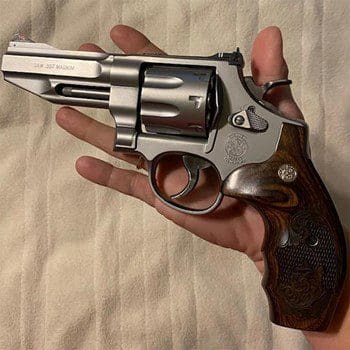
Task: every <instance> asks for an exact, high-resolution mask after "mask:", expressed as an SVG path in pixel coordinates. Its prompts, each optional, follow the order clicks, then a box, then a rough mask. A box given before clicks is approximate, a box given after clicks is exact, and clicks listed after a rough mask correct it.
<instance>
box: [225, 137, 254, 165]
mask: <svg viewBox="0 0 350 350" xmlns="http://www.w3.org/2000/svg"><path fill="white" fill-rule="evenodd" d="M247 150H248V142H247V138H246V137H245V136H244V135H242V134H237V133H234V134H230V135H229V136H228V138H227V140H226V144H225V157H224V159H225V161H226V162H228V163H233V164H241V163H243V160H244V158H243V157H244V155H245V153H246V152H247Z"/></svg>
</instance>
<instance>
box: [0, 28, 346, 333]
mask: <svg viewBox="0 0 350 350" xmlns="http://www.w3.org/2000/svg"><path fill="white" fill-rule="evenodd" d="M243 66H244V61H243V56H242V54H241V53H240V52H239V50H238V49H237V50H236V51H234V52H232V53H218V54H215V55H213V56H210V57H194V56H192V57H191V56H160V55H122V54H109V53H93V52H82V51H63V50H58V49H56V48H54V47H52V46H49V45H47V44H43V43H34V42H32V41H30V40H28V39H26V38H25V37H23V36H21V35H17V36H16V37H15V38H14V39H13V40H12V41H11V42H10V44H9V47H8V50H7V52H6V54H5V55H4V56H3V59H2V68H1V69H2V71H3V73H4V77H5V80H7V81H8V82H10V83H12V84H14V85H16V86H18V87H21V88H23V89H25V90H27V91H29V92H32V93H34V94H36V95H38V96H40V97H42V98H44V99H46V100H48V101H51V102H53V103H58V104H65V105H75V106H86V107H97V108H105V109H109V110H110V113H111V115H112V116H113V118H114V121H115V124H116V137H115V142H114V145H111V147H114V150H115V151H121V152H132V153H138V154H140V155H142V156H143V157H144V158H145V159H146V160H147V161H148V163H149V167H148V170H149V179H150V185H151V187H152V189H153V190H154V192H155V194H156V195H157V196H158V198H159V199H160V200H161V201H163V202H164V203H166V204H167V205H169V206H171V207H173V208H175V209H177V210H180V211H183V212H186V213H190V214H208V213H210V212H211V211H213V210H220V208H218V207H219V205H220V203H221V201H222V198H223V196H225V195H226V196H230V197H234V198H237V199H240V200H243V201H245V202H247V203H249V204H250V205H253V206H255V207H256V208H257V209H258V210H259V211H260V213H261V214H262V216H263V218H264V221H265V241H264V245H263V253H264V258H265V270H266V271H265V275H264V279H263V286H264V288H265V291H266V293H267V296H268V300H269V304H270V317H271V320H272V321H273V322H275V323H276V324H279V325H282V326H286V327H292V328H299V329H304V330H323V329H326V328H327V326H328V324H329V322H330V320H331V318H332V315H333V312H334V309H335V305H336V303H337V301H338V299H339V296H340V294H341V290H342V286H343V282H344V278H345V272H346V247H345V239H344V234H343V230H342V226H341V224H340V221H339V218H338V215H337V212H336V210H335V207H334V205H333V202H332V200H331V198H330V196H329V194H328V192H327V190H326V188H325V186H324V185H323V183H322V181H321V179H320V177H319V175H318V174H317V172H316V170H315V168H314V167H313V165H312V163H311V160H310V155H309V146H308V135H307V125H306V124H305V123H304V122H303V121H301V120H292V119H289V118H287V117H285V116H284V115H282V114H281V113H280V112H279V111H278V110H277V109H276V108H275V107H274V106H272V105H271V104H270V103H268V102H267V101H265V99H264V97H265V95H266V93H267V92H268V91H269V90H271V89H273V88H274V87H276V86H280V85H284V84H290V83H291V81H290V80H286V79H285V80H278V81H272V82H268V83H266V84H264V85H263V86H258V85H256V84H255V83H254V80H253V79H252V77H250V76H244V75H243ZM173 155H176V156H179V157H181V159H182V162H183V166H184V167H185V169H186V171H187V174H188V181H187V184H186V185H184V187H183V188H182V189H181V190H180V191H178V192H177V193H173V194H167V193H165V192H164V191H163V190H162V188H161V187H162V186H161V185H160V184H159V181H158V179H157V170H158V167H159V164H160V162H161V161H162V160H163V159H165V158H166V157H170V159H171V157H172V156H173ZM209 168H210V169H211V171H213V172H214V173H215V174H216V176H217V179H218V182H219V186H218V193H217V196H216V198H215V199H213V200H212V201H211V202H210V203H208V204H206V205H205V207H203V208H197V207H191V206H189V205H187V204H186V203H187V202H188V201H186V200H185V201H183V200H184V199H186V198H188V196H189V195H190V194H191V193H192V191H193V190H194V189H196V187H197V185H198V180H199V178H200V176H201V174H203V173H204V172H205V171H207V170H208V169H209Z"/></svg>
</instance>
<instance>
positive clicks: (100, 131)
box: [56, 25, 301, 272]
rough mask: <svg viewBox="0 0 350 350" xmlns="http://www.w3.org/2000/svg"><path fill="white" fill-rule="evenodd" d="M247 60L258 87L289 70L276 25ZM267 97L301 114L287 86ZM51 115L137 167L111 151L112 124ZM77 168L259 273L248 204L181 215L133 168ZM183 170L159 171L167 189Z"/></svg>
mask: <svg viewBox="0 0 350 350" xmlns="http://www.w3.org/2000/svg"><path fill="white" fill-rule="evenodd" d="M111 38H112V40H113V41H114V43H115V44H116V45H117V46H118V47H119V48H120V49H122V50H123V51H124V52H125V53H128V54H131V53H137V54H141V53H145V54H152V53H161V54H162V53H163V52H162V51H161V50H160V49H159V48H157V47H156V46H155V45H154V44H152V43H151V42H150V41H149V40H148V39H147V38H146V37H145V36H144V35H143V34H141V33H140V32H138V31H137V30H135V29H133V28H130V27H127V26H123V25H118V26H116V27H114V28H113V29H112V31H111ZM80 49H81V50H86V51H102V49H101V48H99V47H98V46H96V45H94V44H84V45H83V46H82V47H81V48H80ZM251 62H252V74H253V78H254V80H255V82H256V83H257V84H259V85H260V84H263V83H265V82H267V81H272V80H277V79H284V78H287V76H288V68H287V65H286V63H285V60H284V58H283V52H282V36H281V32H280V30H279V29H278V28H276V27H268V28H265V29H264V30H262V31H261V32H260V33H259V35H258V36H257V38H256V39H255V41H254V44H253V50H252V57H251ZM268 99H269V101H270V102H271V103H273V104H274V105H275V106H276V107H278V108H279V109H280V110H281V111H282V112H283V113H284V114H285V115H287V116H288V117H292V118H293V117H294V118H298V117H299V118H300V117H301V112H300V110H299V108H298V107H297V105H296V104H295V102H294V100H293V98H292V95H291V91H290V88H289V87H288V86H287V87H279V88H276V89H274V90H273V91H272V92H271V93H269V96H268ZM56 119H57V123H58V124H59V125H60V126H61V127H62V128H64V129H65V130H67V131H68V132H69V133H71V134H72V135H74V136H76V137H78V138H79V139H82V140H84V141H86V142H89V143H91V144H93V145H95V146H97V147H98V148H100V149H102V150H104V151H106V152H107V153H109V154H111V155H113V156H117V157H118V158H120V159H123V160H125V161H127V162H129V163H131V164H134V165H137V163H138V157H136V156H130V155H125V154H119V153H115V152H113V151H112V148H113V142H114V137H115V130H114V128H112V127H109V126H107V125H104V124H102V123H99V122H97V121H95V120H93V119H91V118H89V117H88V116H86V115H84V114H82V113H81V112H79V111H77V110H75V109H72V108H68V107H63V108H61V109H60V110H59V111H58V112H57V118H56ZM76 168H77V171H78V172H79V174H81V175H82V176H83V177H85V178H86V179H88V180H90V181H93V182H95V183H97V184H100V185H103V186H108V187H110V188H112V189H114V190H117V191H119V192H122V193H124V194H127V195H131V196H133V197H136V198H138V199H141V200H143V201H144V202H146V203H147V204H149V205H152V206H153V207H155V208H156V209H157V211H158V212H159V213H161V214H162V215H164V216H165V217H166V218H167V219H169V220H172V221H173V222H174V223H176V224H178V225H180V226H182V227H184V228H185V229H187V230H188V231H191V232H192V233H194V234H196V235H197V236H199V237H201V238H203V239H205V240H207V241H210V242H212V243H215V244H218V245H220V246H223V247H227V248H232V249H235V250H239V251H241V252H244V253H246V254H247V255H248V256H249V257H250V258H251V259H252V260H253V261H254V262H255V264H256V266H257V268H258V269H259V271H261V272H262V271H263V259H262V254H261V245H262V241H263V237H264V223H263V220H262V217H261V216H260V214H259V213H258V212H257V211H256V210H255V209H254V208H253V207H251V206H249V205H247V204H245V203H243V202H241V201H238V200H236V199H234V198H228V197H226V198H224V200H223V202H222V204H221V205H220V207H219V208H218V209H217V210H216V211H214V212H213V213H210V214H207V215H200V216H197V215H189V214H184V213H181V212H178V211H176V210H174V209H171V208H169V207H168V206H166V205H165V204H163V203H162V202H160V201H159V199H158V198H157V197H156V196H155V195H154V194H153V192H152V190H151V188H150V186H149V182H148V179H147V176H146V175H144V174H142V173H140V172H138V171H131V170H125V169H120V168H116V167H114V166H112V165H111V164H108V163H106V162H104V161H102V160H99V159H96V158H92V157H81V158H79V159H78V160H77V163H76ZM184 174H185V173H184V172H183V170H181V169H179V168H177V169H174V171H173V172H170V173H169V172H167V173H166V174H165V173H163V178H164V179H163V180H164V183H165V184H169V186H170V187H172V186H173V187H174V188H176V187H177V188H179V187H181V186H180V179H181V177H183V176H184ZM161 175H162V174H161ZM209 180H210V179H209ZM207 191H208V195H209V194H210V193H209V192H210V181H208V188H207ZM175 192H176V191H173V193H175ZM194 200H196V199H195V198H194Z"/></svg>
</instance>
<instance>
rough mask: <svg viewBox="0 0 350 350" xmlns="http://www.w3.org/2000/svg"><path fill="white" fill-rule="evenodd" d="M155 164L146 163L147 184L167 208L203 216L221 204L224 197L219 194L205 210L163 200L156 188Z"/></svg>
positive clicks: (151, 162) (153, 162) (152, 162)
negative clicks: (147, 171)
mask: <svg viewBox="0 0 350 350" xmlns="http://www.w3.org/2000/svg"><path fill="white" fill-rule="evenodd" d="M157 164H158V162H155V161H149V162H148V169H149V177H148V178H149V183H150V186H151V188H152V191H153V192H154V194H155V195H156V196H157V198H158V199H159V200H160V201H161V202H162V203H164V204H166V205H167V206H169V207H170V208H172V209H175V210H178V211H180V212H182V213H185V214H192V215H204V214H209V213H211V212H212V211H214V210H215V209H216V208H217V207H218V206H219V205H220V204H221V202H222V199H223V197H224V195H223V194H222V193H221V192H219V193H218V196H217V197H216V199H215V202H214V203H213V204H212V205H211V206H209V207H207V208H205V209H189V208H186V207H185V206H183V205H181V204H178V205H176V204H174V203H172V202H171V201H169V200H167V199H166V198H163V197H162V195H161V194H160V193H159V191H158V186H157V179H156V170H157Z"/></svg>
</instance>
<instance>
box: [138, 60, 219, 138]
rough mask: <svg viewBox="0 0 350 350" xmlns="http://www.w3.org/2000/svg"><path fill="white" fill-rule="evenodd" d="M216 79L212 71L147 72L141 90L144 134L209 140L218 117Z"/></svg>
mask: <svg viewBox="0 0 350 350" xmlns="http://www.w3.org/2000/svg"><path fill="white" fill-rule="evenodd" d="M214 79H215V74H214V71H213V70H212V69H210V68H200V67H198V68H189V67H176V66H153V67H149V68H147V69H146V70H145V72H144V81H143V85H142V90H141V110H140V115H141V123H142V129H143V132H147V133H160V134H172V135H187V136H192V137H207V135H208V130H209V129H210V125H211V122H212V119H213V117H214V115H215V105H216V104H215V96H216V93H215V84H214Z"/></svg>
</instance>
